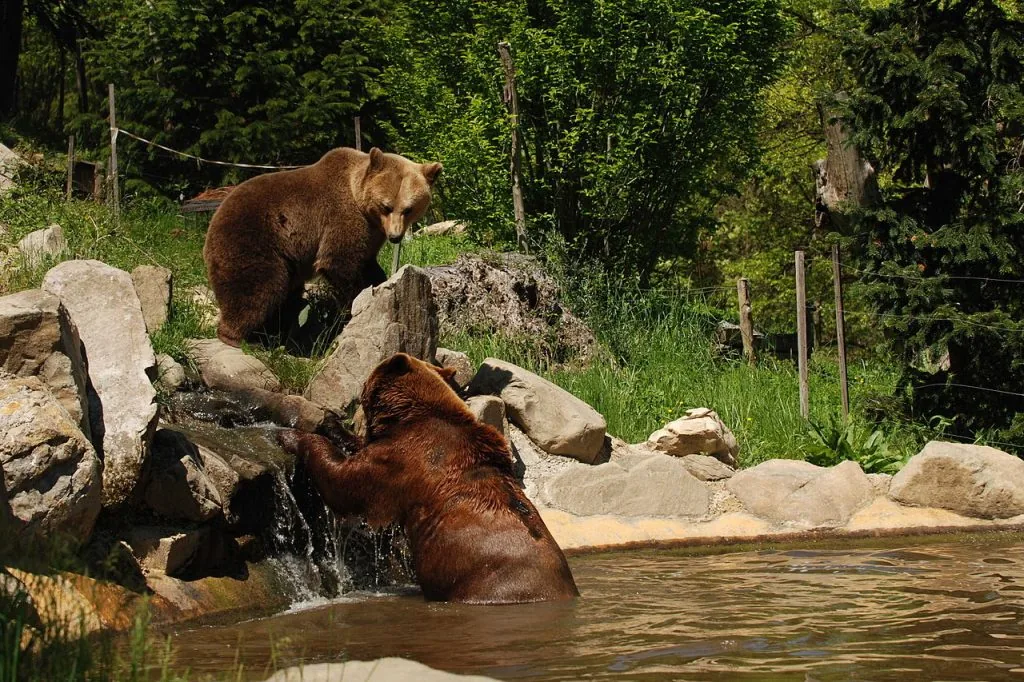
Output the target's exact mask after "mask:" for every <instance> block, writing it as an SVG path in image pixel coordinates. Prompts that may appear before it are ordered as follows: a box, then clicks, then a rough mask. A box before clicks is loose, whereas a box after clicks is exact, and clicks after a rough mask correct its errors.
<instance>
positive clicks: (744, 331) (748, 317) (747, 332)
mask: <svg viewBox="0 0 1024 682" xmlns="http://www.w3.org/2000/svg"><path fill="white" fill-rule="evenodd" d="M736 294H737V297H738V299H739V308H740V335H741V336H742V337H743V354H744V355H745V356H746V357H747V362H748V363H749V364H750V366H751V367H753V366H754V365H755V364H756V363H757V357H756V356H755V354H754V318H753V315H752V312H751V306H750V280H748V279H747V278H746V277H741V278H740V279H738V280H736Z"/></svg>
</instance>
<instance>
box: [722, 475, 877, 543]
mask: <svg viewBox="0 0 1024 682" xmlns="http://www.w3.org/2000/svg"><path fill="white" fill-rule="evenodd" d="M726 487H727V489H728V490H729V492H731V493H732V494H733V495H735V496H736V497H737V498H738V499H739V501H740V502H742V503H743V506H744V507H746V509H747V510H748V511H750V512H751V513H753V514H756V515H757V516H760V517H762V518H765V519H768V520H769V521H773V522H775V523H780V524H786V525H792V526H797V527H803V528H807V527H815V526H831V527H837V526H843V525H845V524H846V522H847V521H848V520H849V519H850V516H852V515H853V513H854V512H855V511H857V510H858V509H860V508H861V507H863V506H864V505H866V504H867V503H868V502H870V501H871V500H872V499H873V498H874V496H875V491H874V486H873V485H872V484H871V480H870V479H868V477H867V475H865V473H864V472H863V471H862V470H861V468H860V465H859V464H857V463H856V462H851V461H847V462H842V463H841V464H838V465H836V466H834V467H831V468H823V467H819V466H815V465H814V464H811V463H809V462H800V461H796V460H788V459H773V460H768V461H767V462H762V463H761V464H758V465H757V466H756V467H753V468H751V469H745V470H743V471H740V472H737V473H736V474H735V475H734V476H733V477H732V478H730V479H729V481H728V483H726Z"/></svg>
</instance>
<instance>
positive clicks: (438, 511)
mask: <svg viewBox="0 0 1024 682" xmlns="http://www.w3.org/2000/svg"><path fill="white" fill-rule="evenodd" d="M451 373H452V371H451V370H445V369H441V368H437V367H434V366H432V365H429V364H427V363H425V362H422V361H420V360H416V359H415V358H412V357H409V356H408V355H405V354H404V353H399V354H397V355H395V356H393V357H392V358H391V359H389V360H386V361H385V362H383V363H381V364H380V365H379V366H378V367H377V369H376V370H374V372H373V374H372V375H371V376H370V378H369V379H368V380H367V382H366V384H365V386H364V388H363V394H362V406H363V410H364V412H365V414H366V440H365V443H362V444H360V443H358V442H355V441H353V442H352V443H348V444H345V446H346V449H349V448H353V449H355V448H358V452H357V453H356V454H355V455H354V456H352V457H348V458H344V457H343V455H342V453H341V451H339V450H338V449H337V448H336V447H335V446H334V445H333V444H331V443H330V441H328V440H327V439H325V438H322V437H320V436H315V435H311V434H304V433H299V432H295V431H286V432H282V434H281V436H280V440H281V443H282V445H283V446H284V447H285V449H287V450H289V451H290V452H293V453H295V454H297V455H299V456H301V457H302V458H303V459H304V460H305V463H306V466H307V468H308V469H309V471H310V473H311V475H312V477H313V480H314V483H315V485H316V486H317V488H318V490H319V491H320V493H321V495H322V496H323V498H324V501H325V502H326V503H327V505H328V506H329V507H330V508H331V509H333V510H334V511H335V512H336V513H338V514H343V515H347V514H354V515H362V516H365V517H366V519H367V521H369V523H370V524H371V525H376V526H381V525H385V524H389V523H399V524H401V526H402V528H403V529H404V530H405V533H406V536H407V538H408V540H409V545H410V547H411V549H412V557H413V565H414V568H415V570H416V576H417V579H418V581H419V583H420V586H421V587H422V589H423V595H424V596H425V597H426V598H427V599H430V600H439V601H459V602H468V603H486V604H500V603H518V602H529V601H546V600H556V599H570V598H572V597H575V596H577V595H578V594H579V592H578V591H577V590H576V585H575V583H574V582H573V578H572V573H571V572H570V570H569V566H568V564H567V563H566V560H565V556H564V555H563V554H562V550H561V549H560V548H559V547H558V544H557V543H556V542H555V540H554V538H553V537H552V536H551V533H550V532H549V531H548V529H547V527H546V526H545V525H544V522H543V520H542V519H541V518H540V515H539V514H538V513H537V510H536V508H535V507H534V506H533V504H532V503H531V502H530V500H529V499H527V497H526V496H525V495H524V494H523V492H522V490H520V488H519V486H518V484H517V482H516V480H515V477H514V476H513V474H512V455H511V453H510V451H509V449H508V444H507V443H506V442H505V439H504V437H503V436H502V435H501V434H500V433H498V431H496V430H495V429H494V428H493V427H491V426H488V425H486V424H482V423H480V422H479V421H477V420H476V418H475V417H474V416H473V414H472V413H471V412H470V411H469V410H468V409H467V408H466V405H465V403H463V402H462V401H461V400H460V399H459V397H458V396H457V395H456V394H455V392H454V391H453V390H452V389H451V387H450V386H449V385H448V383H447V382H448V380H450V378H451Z"/></svg>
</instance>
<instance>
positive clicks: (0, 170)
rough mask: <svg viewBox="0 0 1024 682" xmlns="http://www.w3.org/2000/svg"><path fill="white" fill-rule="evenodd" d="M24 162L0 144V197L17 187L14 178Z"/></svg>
mask: <svg viewBox="0 0 1024 682" xmlns="http://www.w3.org/2000/svg"><path fill="white" fill-rule="evenodd" d="M24 164H25V161H24V160H23V159H22V158H21V157H20V156H18V154H17V153H16V152H15V151H14V150H12V149H11V148H9V147H7V146H5V145H3V144H0V196H2V195H3V194H5V193H6V192H7V191H8V190H10V189H13V188H14V187H17V186H18V183H17V182H15V178H16V177H17V175H18V170H19V169H20V168H21V166H23V165H24Z"/></svg>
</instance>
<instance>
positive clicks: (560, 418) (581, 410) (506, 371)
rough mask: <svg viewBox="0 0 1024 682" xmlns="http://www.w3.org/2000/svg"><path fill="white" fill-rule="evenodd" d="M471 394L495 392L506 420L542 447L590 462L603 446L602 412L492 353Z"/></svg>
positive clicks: (470, 391)
mask: <svg viewBox="0 0 1024 682" xmlns="http://www.w3.org/2000/svg"><path fill="white" fill-rule="evenodd" d="M469 393H470V394H471V395H497V396H500V397H501V399H502V400H503V401H504V402H505V407H506V414H507V415H508V419H509V421H511V422H512V423H513V424H515V425H516V426H518V427H519V428H521V429H522V430H523V431H524V432H525V433H526V435H527V436H529V437H530V439H531V440H533V441H534V442H535V443H537V445H539V446H540V447H541V449H543V450H544V451H545V452H548V453H550V454H552V455H564V456H566V457H572V458H573V459H578V460H579V461H581V462H584V463H586V464H590V463H592V462H593V461H594V460H595V459H596V458H597V456H598V454H599V453H600V452H601V448H602V446H603V445H604V436H605V430H606V425H605V421H604V417H602V416H601V415H600V414H599V413H598V412H597V410H595V409H594V408H592V407H591V406H590V405H587V404H586V403H585V402H583V401H582V400H580V399H579V398H577V397H576V396H574V395H572V394H571V393H569V392H568V391H565V390H563V389H561V388H559V387H558V386H556V385H554V384H553V383H551V382H550V381H548V380H547V379H542V378H541V377H539V376H537V375H536V374H534V373H533V372H529V371H527V370H525V369H523V368H521V367H517V366H516V365H513V364H512V363H510V362H503V361H502V360H497V359H495V358H487V359H486V360H484V362H483V364H482V365H481V366H480V369H479V370H477V373H476V376H475V377H473V381H472V382H471V383H470V385H469Z"/></svg>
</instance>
